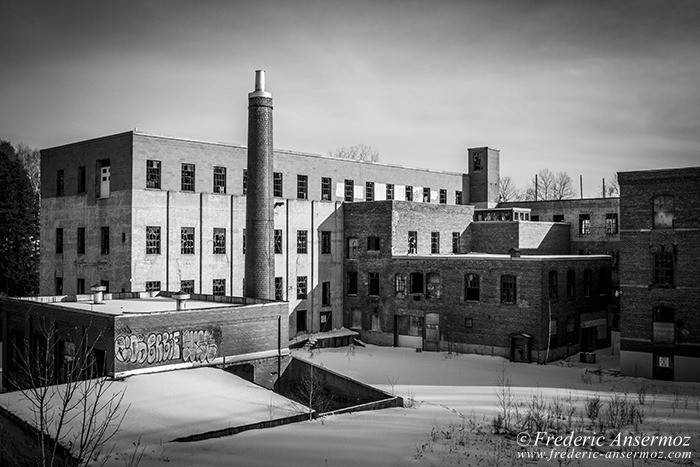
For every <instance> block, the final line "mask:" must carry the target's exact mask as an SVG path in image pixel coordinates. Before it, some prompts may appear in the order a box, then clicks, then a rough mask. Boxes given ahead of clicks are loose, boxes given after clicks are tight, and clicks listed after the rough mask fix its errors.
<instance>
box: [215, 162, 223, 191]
mask: <svg viewBox="0 0 700 467" xmlns="http://www.w3.org/2000/svg"><path fill="white" fill-rule="evenodd" d="M214 193H221V194H225V193H226V167H214Z"/></svg>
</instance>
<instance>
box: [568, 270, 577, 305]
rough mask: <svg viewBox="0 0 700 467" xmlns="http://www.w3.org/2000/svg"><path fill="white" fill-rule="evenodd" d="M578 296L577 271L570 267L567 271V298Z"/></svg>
mask: <svg viewBox="0 0 700 467" xmlns="http://www.w3.org/2000/svg"><path fill="white" fill-rule="evenodd" d="M575 296H576V271H574V270H573V269H570V270H568V271H566V298H574V297H575Z"/></svg>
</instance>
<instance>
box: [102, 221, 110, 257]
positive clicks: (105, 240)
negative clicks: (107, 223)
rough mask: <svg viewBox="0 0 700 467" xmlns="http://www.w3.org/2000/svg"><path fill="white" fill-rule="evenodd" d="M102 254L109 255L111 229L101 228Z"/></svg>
mask: <svg viewBox="0 0 700 467" xmlns="http://www.w3.org/2000/svg"><path fill="white" fill-rule="evenodd" d="M100 253H101V254H103V255H108V254H109V227H101V228H100Z"/></svg>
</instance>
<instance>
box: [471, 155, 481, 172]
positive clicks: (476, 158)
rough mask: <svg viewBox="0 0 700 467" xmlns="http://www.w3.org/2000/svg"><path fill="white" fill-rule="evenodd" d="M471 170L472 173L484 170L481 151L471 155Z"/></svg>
mask: <svg viewBox="0 0 700 467" xmlns="http://www.w3.org/2000/svg"><path fill="white" fill-rule="evenodd" d="M472 170H473V171H474V172H479V171H481V170H484V160H483V154H482V153H481V151H479V152H475V153H474V154H472Z"/></svg>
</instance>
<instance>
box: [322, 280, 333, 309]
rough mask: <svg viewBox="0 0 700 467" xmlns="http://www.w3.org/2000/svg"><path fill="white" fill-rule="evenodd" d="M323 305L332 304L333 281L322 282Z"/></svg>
mask: <svg viewBox="0 0 700 467" xmlns="http://www.w3.org/2000/svg"><path fill="white" fill-rule="evenodd" d="M321 306H331V283H330V282H322V283H321Z"/></svg>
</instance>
